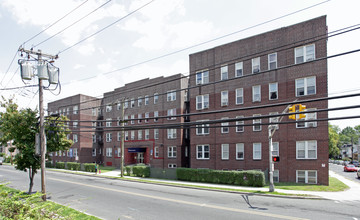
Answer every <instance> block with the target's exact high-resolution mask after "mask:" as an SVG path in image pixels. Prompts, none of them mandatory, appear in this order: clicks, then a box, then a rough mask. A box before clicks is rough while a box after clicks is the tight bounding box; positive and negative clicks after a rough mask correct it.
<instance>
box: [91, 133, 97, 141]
mask: <svg viewBox="0 0 360 220" xmlns="http://www.w3.org/2000/svg"><path fill="white" fill-rule="evenodd" d="M92 142H93V143H96V134H93V135H92Z"/></svg>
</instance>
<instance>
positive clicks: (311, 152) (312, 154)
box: [296, 141, 317, 159]
mask: <svg viewBox="0 0 360 220" xmlns="http://www.w3.org/2000/svg"><path fill="white" fill-rule="evenodd" d="M296 159H317V142H316V141H297V142H296Z"/></svg>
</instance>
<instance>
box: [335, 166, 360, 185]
mask: <svg viewBox="0 0 360 220" xmlns="http://www.w3.org/2000/svg"><path fill="white" fill-rule="evenodd" d="M329 169H330V170H331V171H334V172H335V173H337V174H339V175H341V176H343V177H345V178H347V179H349V180H353V181H355V182H357V183H359V184H360V179H359V178H357V175H356V172H344V166H343V165H338V164H333V163H329Z"/></svg>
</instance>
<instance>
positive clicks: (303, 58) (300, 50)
mask: <svg viewBox="0 0 360 220" xmlns="http://www.w3.org/2000/svg"><path fill="white" fill-rule="evenodd" d="M314 59H315V44H310V45H306V46H302V47H297V48H295V64H297V63H303V62H308V61H311V60H314Z"/></svg>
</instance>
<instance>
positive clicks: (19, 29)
mask: <svg viewBox="0 0 360 220" xmlns="http://www.w3.org/2000/svg"><path fill="white" fill-rule="evenodd" d="M316 4H318V5H317V6H314V7H311V8H308V7H310V6H313V5H316ZM80 5H81V6H80ZM144 5H145V6H144ZM78 6H79V7H78ZM100 6H102V7H100ZM75 8H77V9H76V10H74V9H75ZM139 8H140V9H139ZM306 8H308V9H306ZM359 8H360V1H358V0H345V1H344V0H329V1H327V0H307V1H303V0H291V1H289V0H273V1H267V0H252V1H240V0H221V1H220V0H154V1H151V0H132V1H129V0H112V1H111V0H110V1H109V0H87V1H86V0H1V1H0V28H1V41H0V45H1V47H0V88H1V89H4V88H16V87H21V86H24V85H26V84H28V85H31V84H36V83H37V78H34V79H33V80H30V81H25V83H26V84H24V82H23V81H22V80H21V77H20V72H19V65H18V60H19V59H22V57H21V56H20V53H19V52H17V50H18V48H19V47H20V46H22V47H23V48H25V49H27V50H29V49H30V48H32V47H33V48H34V50H39V49H40V50H41V51H42V52H43V53H46V54H51V55H58V56H59V58H58V59H57V60H56V61H55V62H54V65H55V66H57V67H59V68H60V83H61V91H60V94H59V90H56V91H53V92H51V91H45V92H44V101H45V107H46V105H47V103H48V102H52V101H56V100H59V99H61V98H65V97H68V96H72V95H76V94H84V95H89V96H94V97H98V98H101V97H102V95H103V93H105V92H109V91H112V90H113V89H115V88H118V87H121V86H123V85H124V84H126V83H130V82H134V81H136V80H140V79H144V78H155V77H158V76H169V75H173V74H177V73H183V74H185V75H187V74H188V72H189V54H192V53H195V52H198V51H202V50H206V49H209V48H213V47H215V46H219V45H222V44H226V43H229V42H232V41H235V40H239V39H243V38H246V37H249V36H253V35H257V34H260V33H263V32H267V31H271V30H274V29H278V28H281V27H285V26H289V25H292V24H296V23H299V22H302V21H306V20H309V19H312V18H316V17H319V16H322V15H326V16H327V26H328V31H329V32H332V31H336V30H339V29H342V28H345V27H349V26H351V25H356V24H360V17H359V15H358V9H359ZM302 9H305V10H302ZM72 10H74V11H73V12H72V13H70V14H69V12H71V11H72ZM91 12H93V13H91ZM66 14H68V15H67V16H65V15H66ZM64 16H65V17H64ZM62 17H64V18H63V19H61V20H60V21H59V22H56V21H58V20H59V19H60V18H62ZM81 18H83V19H81ZM55 22H56V23H55ZM64 29H65V30H64ZM39 33H40V34H39ZM94 33H97V34H94ZM34 36H35V37H34ZM84 39H86V40H84ZM359 39H360V30H355V31H352V32H349V33H346V34H342V35H339V36H336V37H331V38H329V39H328V55H329V56H330V55H335V54H338V53H343V52H347V51H352V50H356V49H360V40H359ZM164 55H165V56H164ZM359 58H360V53H359V52H358V53H352V54H349V55H344V56H340V57H337V58H332V59H328V92H329V96H335V95H345V94H351V93H358V92H359V91H360V76H359V74H360V72H359V70H358V69H356V68H354V67H353V66H354V65H355V67H356V66H357V64H356V63H357V62H359V61H360V59H359ZM12 60H13V62H12ZM0 94H1V96H4V97H5V98H7V99H8V98H10V97H14V99H15V100H16V102H17V103H18V104H19V106H20V107H21V108H33V109H35V108H38V102H39V98H38V88H37V87H29V88H25V89H24V88H22V89H12V90H0ZM359 103H360V98H347V99H337V100H333V101H329V107H330V108H333V107H340V106H350V105H357V104H359ZM354 115H360V110H359V109H352V110H348V111H331V112H329V117H344V116H354ZM331 124H335V125H338V126H339V127H340V128H345V127H346V126H352V127H353V126H356V125H360V119H350V120H341V121H340V120H338V121H331Z"/></svg>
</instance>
